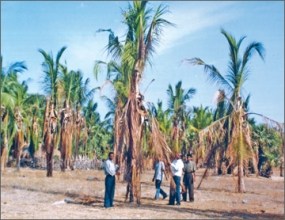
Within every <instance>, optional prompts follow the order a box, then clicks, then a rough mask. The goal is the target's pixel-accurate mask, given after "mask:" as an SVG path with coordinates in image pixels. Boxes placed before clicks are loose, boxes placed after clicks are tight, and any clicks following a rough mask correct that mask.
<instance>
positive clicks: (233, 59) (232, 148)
mask: <svg viewBox="0 0 285 220" xmlns="http://www.w3.org/2000/svg"><path fill="white" fill-rule="evenodd" d="M221 33H222V34H223V35H224V36H225V37H226V40H227V41H228V44H229V49H230V54H229V55H230V61H229V65H228V67H229V69H228V72H227V74H226V75H225V76H223V75H222V74H221V73H220V72H219V71H218V69H217V68H216V67H215V66H213V65H209V64H207V63H205V62H204V61H202V60H201V59H200V58H191V59H185V60H184V61H186V62H188V63H190V64H192V65H202V66H204V72H205V73H206V74H207V76H208V79H210V80H211V82H213V83H217V85H218V86H220V88H221V89H223V90H224V91H225V92H223V91H222V90H220V93H219V96H220V97H224V99H226V100H227V102H228V103H229V104H228V107H227V116H226V117H227V118H226V120H224V118H222V119H220V120H218V121H216V122H214V123H215V124H219V123H221V122H222V123H225V121H226V126H225V127H226V128H225V127H222V128H223V129H226V130H227V133H228V135H227V142H228V148H227V153H228V157H230V165H233V164H236V165H237V166H238V181H237V191H238V192H242V191H245V187H244V184H243V166H244V164H245V163H247V162H248V160H249V159H253V160H254V158H255V157H254V153H253V150H252V144H251V136H250V128H249V125H248V123H247V121H246V120H245V118H244V116H245V115H246V114H247V113H246V112H245V109H244V108H243V100H244V99H243V98H242V97H243V94H242V90H243V85H244V83H245V82H246V81H247V80H248V78H249V68H248V64H249V61H250V58H251V57H252V56H253V55H254V54H255V53H256V52H257V53H258V55H259V56H260V57H261V58H262V59H264V56H265V49H264V47H263V45H262V43H260V42H251V43H250V44H249V45H248V46H247V47H246V49H245V52H244V53H243V56H242V58H240V57H239V51H240V46H241V44H242V42H243V40H244V39H245V37H241V38H240V39H239V40H238V41H236V39H235V38H234V37H233V36H232V35H231V34H229V33H228V32H226V31H225V30H224V29H222V30H221ZM225 93H227V94H228V95H225ZM227 96H229V98H228V97H227ZM210 126H211V125H210ZM207 128H208V127H207ZM207 128H205V129H204V130H203V134H205V133H207V132H206V131H208V132H209V131H210V129H208V130H206V129H207ZM211 131H212V132H213V130H211Z"/></svg>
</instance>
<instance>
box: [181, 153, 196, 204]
mask: <svg viewBox="0 0 285 220" xmlns="http://www.w3.org/2000/svg"><path fill="white" fill-rule="evenodd" d="M183 171H184V177H183V183H184V186H185V189H186V191H185V192H184V193H183V194H182V196H183V201H186V200H187V191H188V192H189V199H190V202H194V182H195V181H196V174H195V171H196V164H195V162H194V161H192V154H187V161H186V162H185V163H184V168H183Z"/></svg>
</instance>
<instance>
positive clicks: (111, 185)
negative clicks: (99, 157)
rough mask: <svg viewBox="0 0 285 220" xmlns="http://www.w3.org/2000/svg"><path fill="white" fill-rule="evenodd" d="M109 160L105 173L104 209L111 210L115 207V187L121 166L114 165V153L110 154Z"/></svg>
mask: <svg viewBox="0 0 285 220" xmlns="http://www.w3.org/2000/svg"><path fill="white" fill-rule="evenodd" d="M108 157H109V159H108V160H106V161H105V163H104V173H105V175H106V178H105V197H104V207H105V208H109V207H113V206H114V205H113V200H114V195H115V186H116V178H115V175H116V174H119V172H118V169H119V166H118V165H116V167H115V165H114V162H113V158H114V153H113V152H110V153H109V154H108Z"/></svg>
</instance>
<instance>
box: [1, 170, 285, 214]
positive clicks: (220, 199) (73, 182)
mask: <svg viewBox="0 0 285 220" xmlns="http://www.w3.org/2000/svg"><path fill="white" fill-rule="evenodd" d="M203 171H204V169H199V170H198V171H197V179H196V180H197V181H196V183H195V202H194V203H190V202H182V203H181V206H169V205H167V204H168V198H167V199H165V200H162V198H160V200H156V201H155V200H154V194H155V187H154V183H153V182H151V179H152V176H153V171H145V172H144V173H143V175H142V199H141V205H139V206H138V205H136V204H130V203H128V202H125V201H124V200H125V193H126V183H123V182H119V181H117V183H116V191H115V201H114V205H115V206H114V207H113V208H109V209H105V208H104V207H103V199H104V178H105V177H104V173H103V171H102V170H74V171H70V170H67V171H66V172H65V173H62V172H61V171H53V177H52V178H47V177H46V171H45V170H35V169H34V170H33V169H31V168H22V169H21V171H20V172H15V168H6V170H5V171H4V172H3V173H2V174H1V219H212V218H215V219H217V218H218V219H228V218H231V219H235V218H238V219H240V218H254V219H257V218H259V219H269V218H270V219H272V218H274V219H284V178H282V177H279V176H278V175H279V173H278V170H274V173H273V176H272V178H269V179H268V178H263V177H258V178H256V177H253V176H250V177H246V178H245V185H246V189H247V191H246V193H242V194H238V193H235V192H234V191H235V187H234V181H233V177H232V176H230V175H225V176H216V175H212V174H211V175H209V176H208V177H207V179H204V180H203V182H202V185H201V187H200V189H199V190H197V189H196V187H197V185H198V183H199V181H200V178H201V175H202V172H203ZM162 188H163V189H164V190H165V191H166V192H168V191H169V181H166V180H164V182H163V184H162ZM82 199H85V200H87V199H89V201H91V202H90V203H89V204H88V205H86V204H84V205H83V204H78V203H76V201H78V200H81V201H82Z"/></svg>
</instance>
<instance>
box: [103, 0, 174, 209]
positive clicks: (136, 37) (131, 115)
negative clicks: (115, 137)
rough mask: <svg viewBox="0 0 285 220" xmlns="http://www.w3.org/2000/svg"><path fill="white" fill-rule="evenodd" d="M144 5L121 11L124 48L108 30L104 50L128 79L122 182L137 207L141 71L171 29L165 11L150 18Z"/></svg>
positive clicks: (136, 3) (161, 8)
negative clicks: (125, 32)
mask: <svg viewBox="0 0 285 220" xmlns="http://www.w3.org/2000/svg"><path fill="white" fill-rule="evenodd" d="M147 3H148V2H147V1H133V3H132V4H129V5H128V9H127V10H126V11H123V15H124V23H125V24H126V25H127V34H126V37H125V41H124V44H122V43H120V41H119V38H118V37H115V35H114V34H113V32H112V31H111V30H110V29H109V30H99V31H109V32H110V35H109V43H108V45H107V47H106V48H107V50H108V52H109V54H111V55H112V57H113V59H114V60H119V61H120V62H121V66H122V68H123V70H124V71H126V73H127V75H128V76H129V82H130V88H129V91H128V100H127V102H126V103H125V104H124V106H125V107H124V113H123V114H124V115H125V116H124V118H125V119H122V123H123V124H124V126H125V127H124V129H123V130H124V133H125V134H127V138H126V139H127V146H128V154H127V155H128V156H127V161H126V168H127V169H126V172H125V174H126V175H125V179H126V180H127V182H128V186H129V189H130V202H136V203H138V204H139V203H140V172H141V169H142V158H140V155H142V148H141V143H142V134H143V130H142V125H143V118H144V117H145V116H146V115H147V111H146V110H145V108H144V106H143V104H142V102H143V96H142V95H141V93H140V90H139V84H140V82H141V79H142V76H143V73H144V69H145V66H146V64H147V63H149V64H151V58H152V54H153V53H154V51H155V46H156V45H157V44H158V43H159V40H160V37H161V33H162V30H163V28H164V27H165V26H168V25H171V23H170V22H168V21H167V20H165V19H163V15H164V14H165V13H166V12H167V8H166V7H164V6H162V5H160V6H159V7H158V8H157V10H156V11H155V12H154V15H153V16H151V12H152V10H151V9H149V8H148V7H147Z"/></svg>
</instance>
